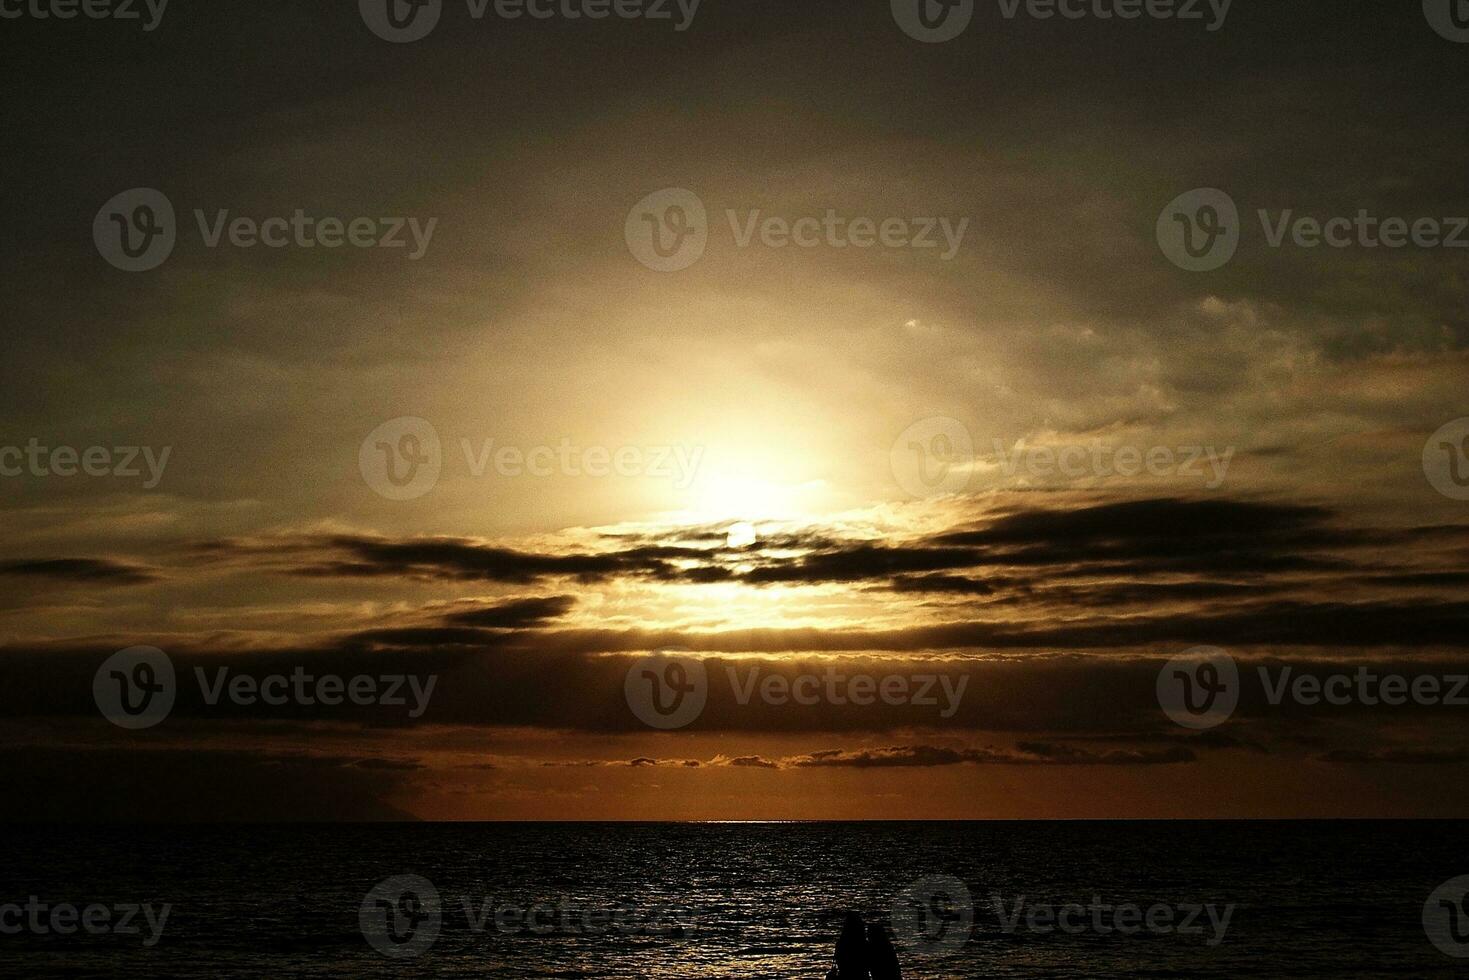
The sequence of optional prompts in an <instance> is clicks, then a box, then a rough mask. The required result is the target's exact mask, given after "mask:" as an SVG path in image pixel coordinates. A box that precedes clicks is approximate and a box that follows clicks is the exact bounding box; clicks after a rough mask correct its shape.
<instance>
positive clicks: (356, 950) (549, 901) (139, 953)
mask: <svg viewBox="0 0 1469 980" xmlns="http://www.w3.org/2000/svg"><path fill="white" fill-rule="evenodd" d="M1465 830H1466V825H1465V824H1462V823H1438V822H1422V823H1397V822H1330V823H1327V822H1283V823H1273V822H1262V823H1219V822H1168V823H1155V822H1085V823H1059V822H1058V823H1045V822H1041V823H1034V822H1029V823H1011V822H996V823H919V824H890V823H881V824H841V823H797V824H417V825H415V824H393V825H349V826H341V825H332V826H285V827H259V826H244V827H212V828H197V827H179V828H160V827H145V828H127V827H118V828H107V829H95V828H79V829H64V828H48V829H42V828H10V829H9V830H7V831H6V854H5V858H4V862H3V867H0V904H3V903H8V902H14V903H18V904H20V905H24V904H25V903H26V902H27V901H28V899H29V897H30V896H32V895H34V896H36V897H37V899H38V900H39V901H40V902H44V903H47V904H48V906H49V905H54V904H56V903H70V904H72V905H75V906H77V907H85V906H86V905H88V904H92V903H98V904H102V905H107V906H109V907H113V906H116V907H120V906H121V905H123V904H127V903H153V905H154V906H155V910H161V909H160V907H161V903H164V902H167V903H170V905H171V909H170V911H169V914H168V917H167V919H166V920H165V922H164V926H163V928H162V930H161V932H160V933H159V937H158V940H157V942H156V944H154V945H152V946H151V947H150V946H145V945H144V942H145V941H146V940H147V939H148V938H149V936H150V928H149V926H148V925H147V924H146V922H145V921H144V920H143V917H142V916H141V915H139V916H138V917H137V919H136V920H135V921H136V922H137V923H139V924H141V931H140V933H138V934H133V935H115V934H100V935H80V934H76V935H56V934H51V933H48V934H44V935H42V934H38V932H37V931H36V930H34V929H32V928H28V927H27V928H22V929H21V931H20V932H18V933H16V932H11V933H8V934H3V935H0V976H3V977H7V978H8V977H28V976H55V977H61V976H66V977H75V976H98V977H149V978H151V977H209V978H217V977H236V976H256V977H273V978H281V977H378V976H414V977H434V976H444V977H542V978H551V977H568V978H569V977H588V978H592V977H595V978H654V980H665V978H668V980H671V978H712V977H789V978H815V980H823V978H825V976H826V973H827V970H828V969H830V968H831V966H832V950H833V946H834V943H835V940H836V936H837V934H838V931H839V929H840V926H841V922H842V914H843V911H844V910H845V909H848V908H851V909H855V910H857V911H859V912H861V913H863V914H864V915H865V916H866V917H867V918H868V921H882V922H886V921H887V920H888V919H889V917H890V916H891V914H892V910H893V908H894V904H895V901H897V902H898V908H899V918H898V921H896V922H894V926H895V933H896V937H897V939H898V940H899V946H900V948H901V949H903V955H902V961H903V970H904V972H903V976H904V977H905V978H907V980H946V978H957V977H963V978H969V977H1027V978H1031V977H1034V978H1040V977H1047V978H1049V977H1078V978H1080V977H1203V978H1209V977H1219V978H1224V977H1244V976H1251V977H1333V978H1341V977H1367V976H1384V977H1386V976H1393V977H1422V976H1454V975H1458V974H1460V973H1463V972H1469V960H1458V959H1454V958H1451V957H1450V956H1448V955H1446V954H1445V953H1444V952H1442V951H1440V950H1439V949H1438V948H1436V947H1435V946H1434V945H1433V944H1432V943H1431V942H1430V941H1429V939H1428V936H1427V934H1426V932H1425V927H1424V923H1423V909H1424V904H1425V902H1426V900H1427V899H1428V898H1429V895H1430V894H1431V893H1432V892H1433V891H1434V890H1435V889H1436V888H1438V886H1440V885H1441V884H1443V883H1444V882H1445V881H1447V880H1449V879H1452V878H1454V877H1456V876H1458V875H1461V874H1469V848H1465V847H1464V846H1463V845H1464V840H1465ZM405 875H412V876H417V878H415V879H408V881H409V882H410V884H412V885H413V886H414V887H415V888H418V891H416V892H413V893H412V894H409V893H408V892H406V891H404V892H402V893H401V894H400V891H401V890H402V888H403V887H404V886H403V885H402V882H401V881H400V882H397V883H395V884H393V885H390V886H388V887H387V888H386V889H385V890H380V892H379V893H378V894H379V895H387V896H388V898H387V899H386V900H385V904H384V905H383V906H378V905H375V904H374V902H373V901H372V900H368V901H367V905H368V906H369V911H368V913H367V916H366V920H367V923H368V925H367V928H368V932H369V933H370V934H371V938H372V939H374V940H376V941H377V943H378V944H379V945H380V946H382V947H383V948H384V949H386V950H387V951H388V953H386V954H385V953H384V952H380V951H379V949H378V948H376V947H375V946H374V945H373V944H372V943H371V942H369V937H368V936H367V935H365V934H364V931H363V930H364V917H363V915H362V909H363V906H364V901H365V899H367V897H368V894H369V892H370V891H371V890H372V889H374V888H375V887H376V886H378V885H379V883H380V882H382V881H384V880H385V879H390V878H395V877H396V876H405ZM419 879H424V880H426V881H427V882H428V883H431V886H432V892H430V891H427V890H424V889H423V888H422V884H421V883H420V882H419ZM921 881H927V882H928V884H925V885H921V886H920V887H919V888H918V889H917V891H916V892H910V893H909V894H908V896H907V897H904V893H905V890H907V889H910V886H914V885H915V883H918V882H921ZM955 881H958V882H962V883H963V886H964V888H966V889H967V890H968V891H969V893H970V897H971V900H972V901H971V904H970V906H969V907H968V908H967V909H966V908H962V907H961V906H962V904H963V902H962V897H961V896H957V895H956V894H954V893H953V889H954V888H955V884H954V882H955ZM934 882H939V883H941V886H942V887H938V891H943V892H944V894H942V895H938V894H935V888H936V886H935V885H934V884H933V883H934ZM943 883H947V884H943ZM434 892H436V893H437V901H435V899H434V895H433V893H434ZM914 895H919V896H923V897H922V898H921V899H920V901H919V906H922V908H918V907H917V906H914V905H913V904H912V903H911V901H910V899H912V897H913V896H914ZM996 896H998V897H999V902H1000V904H999V905H998V906H997V905H996V901H995V897H996ZM375 897H376V896H375ZM466 897H467V898H468V899H469V903H468V908H469V913H468V914H467V913H466V903H465V901H464V899H465V898H466ZM1017 902H1020V903H1023V904H1022V905H1021V908H1022V909H1030V908H1033V907H1034V906H1036V905H1037V904H1038V903H1052V904H1054V905H1056V906H1058V907H1059V906H1062V905H1066V904H1076V905H1082V906H1088V905H1093V904H1095V905H1097V906H1098V909H1094V910H1089V911H1086V912H1085V913H1082V912H1080V911H1079V910H1072V912H1071V913H1070V915H1069V917H1068V920H1067V922H1068V925H1069V926H1070V928H1071V930H1072V931H1070V932H1063V931H1059V930H1051V931H1042V930H1045V929H1046V926H1047V923H1048V920H1047V919H1045V918H1044V917H1042V918H1040V919H1037V920H1035V921H1036V923H1037V925H1038V927H1039V928H1038V929H1036V930H1032V929H1031V928H1030V927H1029V926H1028V925H1027V924H1026V913H1025V912H1022V913H1021V917H1020V919H1019V920H1017V922H1016V925H1015V926H1014V927H1013V928H1010V927H1007V926H1006V924H1005V921H1004V920H1005V918H1007V917H1009V918H1013V915H1014V910H1015V908H1016V904H1017ZM1124 904H1125V905H1133V906H1136V907H1138V908H1139V909H1141V910H1147V909H1149V908H1150V907H1153V906H1156V905H1163V906H1165V910H1164V911H1155V912H1154V913H1153V915H1154V918H1155V922H1157V923H1160V924H1162V923H1163V922H1164V917H1165V913H1166V914H1167V915H1168V916H1171V917H1172V921H1174V922H1175V923H1178V922H1181V921H1182V920H1183V919H1184V918H1185V917H1186V916H1188V914H1189V912H1190V909H1191V908H1192V907H1194V906H1208V905H1213V906H1214V908H1215V911H1216V915H1218V914H1220V913H1222V910H1223V909H1224V908H1225V907H1227V906H1229V905H1233V906H1234V909H1233V911H1232V913H1231V915H1230V918H1229V920H1228V926H1227V928H1226V929H1223V930H1222V934H1221V932H1220V930H1219V929H1218V928H1217V927H1216V925H1215V924H1214V923H1213V922H1211V920H1210V918H1209V916H1208V914H1207V913H1202V912H1201V913H1199V914H1198V915H1197V917H1196V919H1195V923H1196V925H1197V926H1198V928H1199V931H1198V932H1188V933H1186V934H1180V933H1178V932H1176V931H1172V930H1169V931H1163V930H1162V928H1160V929H1158V930H1154V931H1149V930H1147V929H1141V930H1140V931H1137V932H1136V933H1132V934H1121V933H1119V932H1117V931H1115V930H1113V931H1105V930H1103V929H1099V928H1097V922H1098V921H1100V922H1101V924H1102V926H1103V927H1106V928H1108V929H1110V927H1111V926H1112V925H1113V924H1115V922H1116V921H1117V920H1115V919H1114V918H1113V917H1112V916H1113V912H1112V911H1110V909H1111V908H1112V907H1114V906H1118V905H1124ZM486 908H488V909H489V917H488V919H486V920H485V922H484V924H483V927H482V928H479V929H476V928H475V925H474V922H473V921H472V920H473V918H474V917H475V916H477V915H479V913H480V911H481V910H482V909H486ZM905 908H906V909H910V910H912V909H917V911H912V912H904V911H903V909H905ZM527 910H534V916H533V924H534V929H531V928H527V927H526V926H525V925H524V919H523V916H524V915H525V914H526V912H527ZM925 910H926V911H925ZM497 912H498V914H499V918H500V920H501V924H500V925H499V926H497V924H496V921H495V920H496V915H497ZM966 912H969V913H970V914H972V916H973V923H972V926H970V925H969V923H968V922H967V921H966V919H965V918H964V914H965V913H966ZM99 914H100V913H99ZM374 916H375V918H374ZM1042 916H1044V914H1043V913H1042ZM16 921H17V920H16V914H15V913H12V914H11V915H10V917H8V918H6V917H4V916H0V926H4V927H6V928H12V927H13V925H14V924H15V922H16ZM434 923H437V924H438V932H437V935H436V936H435V935H433V934H432V933H433V928H432V926H433V924H434ZM925 923H926V925H925ZM391 928H396V932H395V934H394V935H393V936H388V935H387V934H386V931H387V930H389V929H391ZM394 939H396V940H398V942H394V941H393V940H394ZM915 944H916V945H915ZM390 954H392V955H390ZM394 956H397V957H399V958H394Z"/></svg>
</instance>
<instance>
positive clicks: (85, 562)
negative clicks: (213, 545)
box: [0, 558, 159, 585]
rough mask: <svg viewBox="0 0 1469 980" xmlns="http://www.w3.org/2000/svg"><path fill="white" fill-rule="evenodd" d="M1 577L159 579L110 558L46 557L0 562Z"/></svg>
mask: <svg viewBox="0 0 1469 980" xmlns="http://www.w3.org/2000/svg"><path fill="white" fill-rule="evenodd" d="M0 575H9V576H14V577H16V578H40V579H48V580H54V581H59V582H73V583H76V584H80V585H146V584H148V583H149V582H156V581H158V580H159V577H158V576H157V575H156V574H154V573H153V571H152V570H150V569H147V568H143V567H141V566H139V565H132V564H128V563H126V562H119V561H112V560H110V559H107V558H45V559H34V560H30V561H3V562H0Z"/></svg>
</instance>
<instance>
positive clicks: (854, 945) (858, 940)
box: [826, 912, 903, 980]
mask: <svg viewBox="0 0 1469 980" xmlns="http://www.w3.org/2000/svg"><path fill="white" fill-rule="evenodd" d="M836 959H837V965H836V967H835V969H833V970H832V971H831V972H830V973H828V974H827V975H826V980H901V978H902V976H903V971H902V969H901V968H900V967H899V966H898V954H897V952H896V951H894V949H893V943H892V940H891V939H890V938H888V931H887V929H886V928H884V927H883V926H882V925H881V924H879V923H873V924H872V925H865V924H864V923H863V922H862V916H860V915H858V914H857V913H856V912H848V913H847V919H846V921H845V922H843V923H842V934H841V936H840V937H839V938H838V939H837V955H836Z"/></svg>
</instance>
